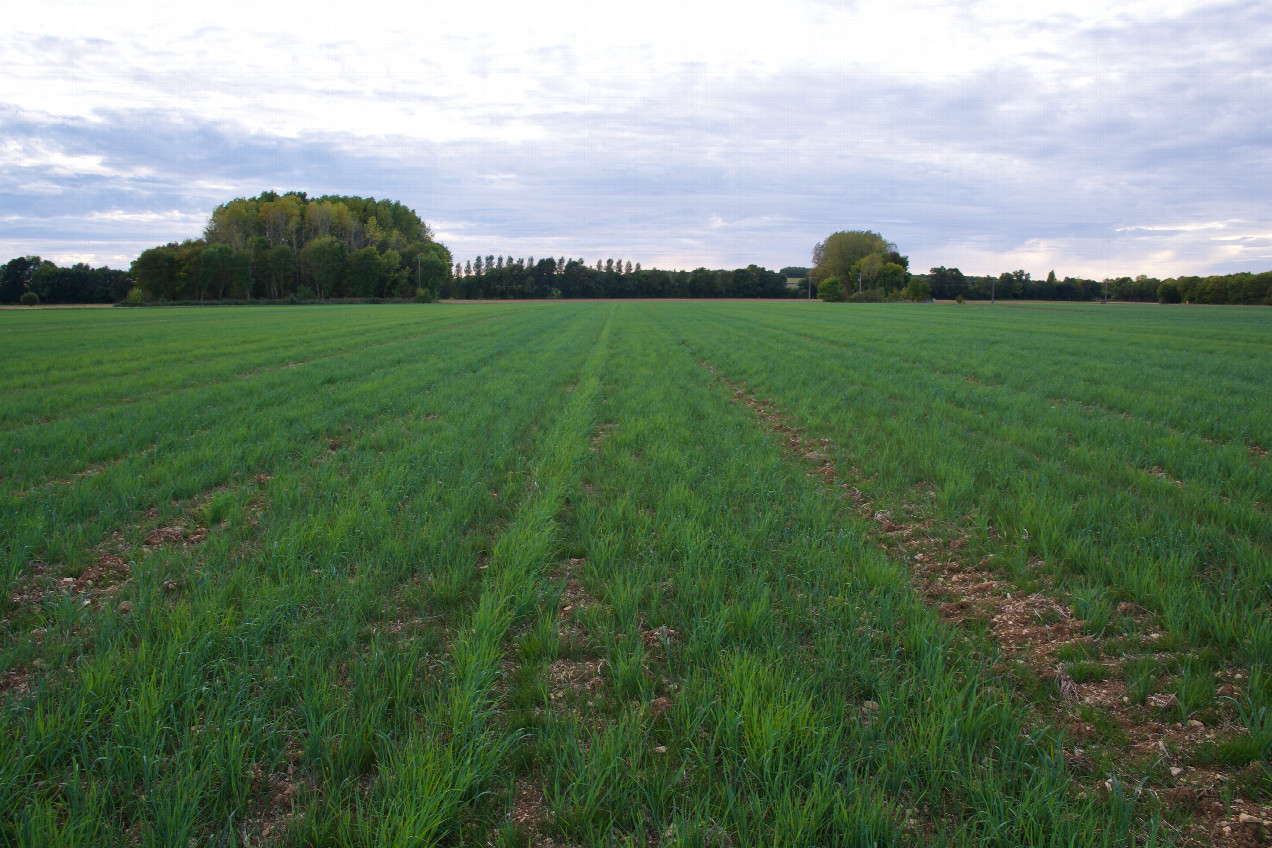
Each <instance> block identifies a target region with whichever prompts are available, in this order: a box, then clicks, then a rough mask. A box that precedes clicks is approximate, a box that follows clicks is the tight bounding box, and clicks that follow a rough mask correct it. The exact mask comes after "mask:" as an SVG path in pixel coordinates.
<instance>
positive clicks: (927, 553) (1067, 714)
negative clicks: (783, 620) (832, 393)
mask: <svg viewBox="0 0 1272 848" xmlns="http://www.w3.org/2000/svg"><path fill="white" fill-rule="evenodd" d="M700 364H701V365H702V367H703V368H705V369H707V370H708V371H709V372H710V373H711V374H712V375H714V376H715V377H716V378H717V379H718V380H720V382H721V383H723V384H724V385H725V386H726V387H727V388H728V390H729V391H730V393H731V394H732V397H733V400H734V402H735V403H737V404H739V405H741V406H745V407H747V409H748V410H749V411H750V413H751V414H752V415H753V416H754V417H755V418H756V420H757V423H759V424H760V425H761V426H763V427H765V428H767V429H769V430H771V431H773V432H774V433H775V434H777V435H778V437H779V438H780V439H781V440H782V441H783V442H784V448H783V450H784V452H785V453H787V454H789V455H791V456H793V457H795V458H796V459H797V460H798V461H800V462H802V463H804V464H806V466H807V467H808V469H809V470H808V472H807V474H808V476H809V477H816V478H819V479H820V480H821V482H822V484H823V485H825V486H827V487H831V488H834V489H835V490H837V491H838V493H839V494H840V496H841V497H842V498H843V499H844V500H845V501H846V502H847V504H846V506H847V507H848V508H849V509H851V511H853V512H855V513H856V514H857V516H859V517H860V518H862V519H864V520H866V521H868V522H870V523H872V524H873V525H874V528H873V533H872V535H873V536H874V538H875V540H876V541H877V543H878V544H879V546H880V548H881V549H883V550H885V551H887V552H888V554H889V555H891V556H893V557H896V558H897V559H900V560H902V561H903V562H905V563H906V566H907V570H908V572H909V574H910V579H911V583H912V585H913V586H914V587H915V589H916V590H917V591H918V592H919V593H920V594H922V595H923V597H924V598H925V599H926V600H927V601H928V603H929V604H930V605H931V606H933V607H934V608H935V610H936V611H937V612H938V614H939V615H940V616H941V617H942V618H944V619H945V620H947V621H949V622H950V623H952V624H954V625H957V626H960V627H963V628H966V629H969V630H973V631H980V632H984V633H986V634H987V635H989V636H990V637H991V638H992V639H993V641H994V643H995V645H996V646H997V647H998V649H999V651H1000V652H1001V659H1000V661H999V663H998V665H997V670H998V671H999V672H1000V673H1002V674H1004V675H1005V676H1008V677H1010V678H1012V679H1014V680H1015V681H1016V683H1017V689H1018V691H1019V692H1020V693H1021V694H1022V695H1024V696H1025V697H1027V698H1028V699H1029V700H1030V702H1031V703H1032V705H1033V709H1034V712H1035V713H1036V714H1037V715H1038V717H1039V719H1040V720H1041V721H1043V722H1046V723H1049V724H1054V725H1058V726H1061V727H1063V728H1064V729H1065V731H1066V740H1067V744H1066V746H1065V760H1066V764H1067V766H1068V767H1069V770H1070V772H1071V773H1072V774H1073V776H1074V778H1075V780H1076V781H1077V782H1078V783H1079V784H1080V785H1081V786H1082V787H1084V788H1083V789H1080V790H1079V791H1082V792H1109V791H1113V790H1114V789H1120V788H1121V787H1115V786H1114V783H1113V780H1114V779H1116V778H1115V777H1114V775H1115V774H1121V775H1123V776H1124V781H1123V782H1124V784H1125V783H1127V782H1129V778H1130V777H1131V776H1134V782H1135V783H1136V784H1139V781H1140V779H1141V778H1145V777H1146V778H1147V779H1145V780H1144V782H1143V783H1142V784H1139V789H1136V790H1135V792H1136V794H1137V795H1139V794H1140V793H1149V794H1151V795H1152V796H1155V798H1156V801H1157V802H1159V803H1160V805H1161V806H1162V808H1163V809H1165V810H1166V811H1168V812H1169V813H1170V817H1171V818H1172V819H1174V820H1178V821H1180V822H1181V824H1179V825H1177V826H1175V829H1176V836H1177V837H1178V839H1179V842H1180V843H1181V844H1186V845H1231V846H1254V845H1263V844H1270V843H1272V805H1270V804H1268V803H1267V801H1266V800H1263V801H1261V802H1254V801H1250V800H1247V799H1246V798H1243V797H1242V791H1241V789H1240V787H1241V786H1243V785H1244V786H1248V785H1251V784H1256V783H1257V782H1258V781H1259V780H1265V779H1267V778H1266V777H1260V775H1259V773H1258V770H1260V769H1264V768H1266V766H1264V765H1262V764H1260V763H1258V762H1255V763H1254V764H1253V765H1251V766H1249V767H1247V768H1245V769H1244V770H1237V769H1235V768H1233V767H1227V766H1224V765H1222V764H1208V763H1207V760H1210V759H1216V758H1217V752H1218V751H1219V750H1220V749H1221V746H1223V745H1224V744H1225V743H1228V744H1231V740H1240V739H1242V738H1244V739H1246V740H1248V739H1249V736H1248V734H1247V733H1246V731H1245V728H1244V726H1243V725H1242V724H1241V723H1240V721H1239V720H1238V716H1237V714H1236V707H1235V705H1236V704H1237V703H1238V702H1239V701H1241V699H1242V696H1243V694H1244V693H1243V684H1245V683H1247V682H1248V672H1246V671H1245V670H1244V669H1241V668H1237V667H1235V666H1229V667H1226V668H1224V669H1222V670H1221V671H1219V672H1216V673H1215V684H1216V686H1217V694H1218V695H1219V696H1220V697H1219V698H1218V699H1217V700H1216V701H1215V703H1216V706H1215V707H1214V708H1211V709H1206V710H1202V711H1199V712H1197V713H1186V714H1185V713H1184V712H1183V710H1182V708H1181V707H1180V705H1179V703H1178V698H1177V696H1176V695H1175V694H1173V693H1170V692H1157V693H1152V694H1149V693H1147V692H1145V691H1143V690H1144V689H1147V688H1148V687H1145V686H1143V684H1142V682H1140V681H1136V680H1135V679H1134V678H1133V676H1132V675H1131V674H1130V673H1129V672H1130V670H1131V668H1132V667H1133V665H1134V662H1135V661H1136V660H1148V661H1152V662H1154V663H1156V664H1157V665H1158V666H1166V667H1172V666H1178V665H1180V664H1181V663H1182V662H1183V661H1184V659H1185V654H1184V653H1183V652H1181V651H1178V650H1176V649H1175V648H1174V647H1173V640H1171V639H1170V637H1169V636H1168V635H1167V634H1164V633H1163V632H1162V631H1161V629H1160V628H1159V627H1158V626H1157V625H1156V622H1155V619H1154V616H1153V615H1152V614H1151V613H1150V612H1149V611H1148V610H1145V609H1143V608H1141V607H1139V606H1137V605H1134V604H1130V603H1123V604H1120V605H1119V606H1118V608H1117V614H1118V615H1119V616H1120V617H1121V618H1122V619H1124V620H1125V621H1126V622H1127V623H1129V624H1131V625H1133V626H1134V630H1137V631H1140V632H1142V633H1144V634H1146V635H1143V636H1139V637H1134V636H1129V635H1128V636H1126V637H1122V638H1115V637H1114V636H1112V635H1111V634H1110V633H1109V629H1108V628H1104V629H1101V630H1099V631H1098V632H1092V631H1093V630H1094V629H1095V628H1092V627H1089V626H1088V623H1087V622H1086V621H1083V620H1082V619H1080V618H1078V617H1077V616H1076V615H1075V614H1074V612H1073V611H1072V610H1073V607H1072V606H1071V600H1070V599H1067V598H1065V597H1064V595H1063V593H1061V592H1059V591H1057V590H1056V589H1055V588H1054V587H1052V586H1050V585H1049V581H1047V580H1046V579H1045V578H1044V577H1043V575H1042V574H1041V573H1038V574H1036V575H1033V576H1034V577H1035V578H1036V582H1037V583H1038V584H1039V585H1040V586H1041V587H1042V588H1041V589H1040V590H1038V591H1032V592H1027V591H1022V590H1021V589H1020V587H1019V586H1017V585H1015V584H1014V583H1013V582H1012V581H1011V580H1009V579H1006V578H1005V577H1004V576H1003V574H1002V573H1001V572H1000V570H998V569H996V568H995V566H994V562H993V560H994V556H995V555H994V553H992V552H991V553H988V554H986V555H984V556H980V557H977V556H974V555H971V554H969V553H968V542H969V538H970V533H969V530H970V527H964V528H958V529H955V530H954V531H953V532H943V528H939V527H937V521H936V519H935V518H932V517H930V513H932V512H933V509H932V508H931V505H932V503H933V501H934V500H935V496H936V492H935V491H934V490H933V489H932V488H931V487H930V486H924V487H919V488H918V489H916V490H914V491H913V497H912V498H911V499H910V500H909V502H898V503H883V502H881V501H879V500H878V499H876V498H875V497H874V496H873V495H872V494H871V482H872V479H871V478H867V477H866V476H865V475H864V474H863V473H862V472H861V471H860V469H858V468H856V467H851V468H848V469H841V468H839V467H837V466H836V464H835V461H834V457H835V456H836V454H837V450H836V448H835V445H834V444H833V443H832V441H831V440H830V439H827V438H814V437H812V436H810V435H809V434H808V432H807V430H806V428H805V427H803V426H799V424H798V422H796V421H795V420H794V419H793V418H792V417H790V416H788V415H786V414H785V413H784V412H783V411H782V410H781V409H780V408H778V406H777V405H776V404H774V403H772V402H770V401H766V400H763V399H761V398H759V397H757V396H756V395H755V394H753V393H751V392H749V391H747V389H746V388H745V387H744V386H742V385H740V384H738V383H735V382H733V381H731V380H729V379H728V377H727V376H726V375H724V374H723V373H722V372H721V371H720V370H719V369H717V368H715V367H714V366H713V365H712V364H711V363H710V362H707V361H706V360H700ZM990 535H991V538H997V537H996V534H995V533H994V530H993V528H992V527H991V528H990ZM1036 565H1038V566H1041V565H1042V564H1041V563H1036ZM1127 629H1128V630H1129V629H1131V628H1127ZM1132 789H1134V784H1131V785H1129V786H1126V788H1125V790H1124V791H1126V792H1130V791H1132Z"/></svg>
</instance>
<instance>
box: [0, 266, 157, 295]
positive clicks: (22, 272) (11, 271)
mask: <svg viewBox="0 0 1272 848" xmlns="http://www.w3.org/2000/svg"><path fill="white" fill-rule="evenodd" d="M132 286H133V281H132V275H131V274H129V273H128V272H127V271H118V270H116V269H114V268H107V267H105V266H103V267H101V268H91V267H89V266H88V265H86V264H84V263H83V262H77V263H76V264H74V265H71V266H70V267H69V268H59V267H58V266H57V265H56V264H54V263H53V262H49V261H48V260H45V259H41V258H40V257H38V256H19V257H16V258H14V259H10V260H9V261H8V262H6V263H5V264H4V265H3V266H0V303H22V302H26V303H118V302H120V301H121V300H123V299H124V297H125V296H126V295H127V294H128V291H129V289H131V288H132Z"/></svg>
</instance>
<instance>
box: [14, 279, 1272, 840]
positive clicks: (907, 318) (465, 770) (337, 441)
mask: <svg viewBox="0 0 1272 848" xmlns="http://www.w3.org/2000/svg"><path fill="white" fill-rule="evenodd" d="M1270 366H1272V312H1270V311H1268V310H1266V309H1259V308H1242V307H1187V308H1183V307H1173V308H1172V307H1158V306H1129V305H1117V306H1104V307H1101V306H1099V305H1074V306H1064V305H1059V304H1045V305H1044V304H1013V305H1012V306H1010V307H1004V306H999V307H990V306H985V305H975V306H973V305H963V306H955V305H952V304H951V305H943V304H942V305H935V304H895V305H891V304H890V305H870V306H864V305H863V306H849V305H836V304H820V303H814V304H805V303H799V302H790V303H786V302H772V303H739V302H728V303H639V302H623V303H535V304H514V303H489V304H445V305H437V306H423V305H405V306H348V307H345V306H330V307H314V308H299V307H292V308H287V307H280V308H274V307H259V308H228V307H227V308H208V309H158V308H156V309H144V310H94V311H85V312H76V311H69V310H56V311H31V312H25V313H23V312H3V313H0V392H2V393H3V394H2V396H3V397H4V399H5V400H4V403H3V404H0V581H3V585H4V592H3V594H2V595H0V634H2V641H0V844H4V845H23V846H26V845H32V846H34V845H63V846H74V845H144V846H151V845H154V846H159V845H194V844H198V845H260V844H280V845H367V846H371V845H393V846H415V845H434V844H442V845H474V846H476V845H488V844H490V845H507V846H513V845H527V844H530V845H547V844H553V845H557V846H563V845H598V844H615V845H633V846H636V845H641V846H643V845H684V846H708V845H710V846H751V845H809V846H813V845H818V846H820V845H844V846H869V845H930V844H942V845H944V844H949V845H996V846H1020V845H1056V846H1059V845H1109V846H1113V845H1118V846H1124V845H1131V844H1135V845H1166V844H1185V845H1203V844H1230V845H1259V844H1272V709H1270V707H1272V457H1269V456H1268V449H1269V448H1272V367H1270Z"/></svg>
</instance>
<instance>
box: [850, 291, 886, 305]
mask: <svg viewBox="0 0 1272 848" xmlns="http://www.w3.org/2000/svg"><path fill="white" fill-rule="evenodd" d="M885 300H887V296H886V295H885V294H884V291H883V289H866V290H865V291H860V292H857V293H856V294H854V295H852V296H851V297H849V298H848V302H849V303H883V302H884V301H885Z"/></svg>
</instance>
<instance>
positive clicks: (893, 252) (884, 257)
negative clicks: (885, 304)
mask: <svg viewBox="0 0 1272 848" xmlns="http://www.w3.org/2000/svg"><path fill="white" fill-rule="evenodd" d="M909 268H910V260H909V258H908V257H906V256H902V255H901V254H900V253H898V252H897V246H896V245H895V244H893V243H892V242H890V241H888V240H887V239H885V238H884V237H883V236H881V235H879V234H878V233H876V232H873V231H871V230H843V231H840V232H837V233H832V234H831V235H830V236H829V237H827V239H826V240H825V241H823V242H819V243H818V244H817V246H816V247H814V248H813V268H812V270H811V272H810V274H811V276H812V279H813V282H814V283H815V284H817V292H818V297H821V299H822V300H858V301H861V300H889V299H893V300H895V299H912V300H913V299H921V300H927V297H919V295H921V294H922V287H921V286H920V287H919V288H917V289H916V288H913V287H912V286H911V285H910V271H909ZM831 278H835V279H838V280H839V283H838V285H832V286H823V283H824V282H825V281H826V280H828V279H831Z"/></svg>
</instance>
